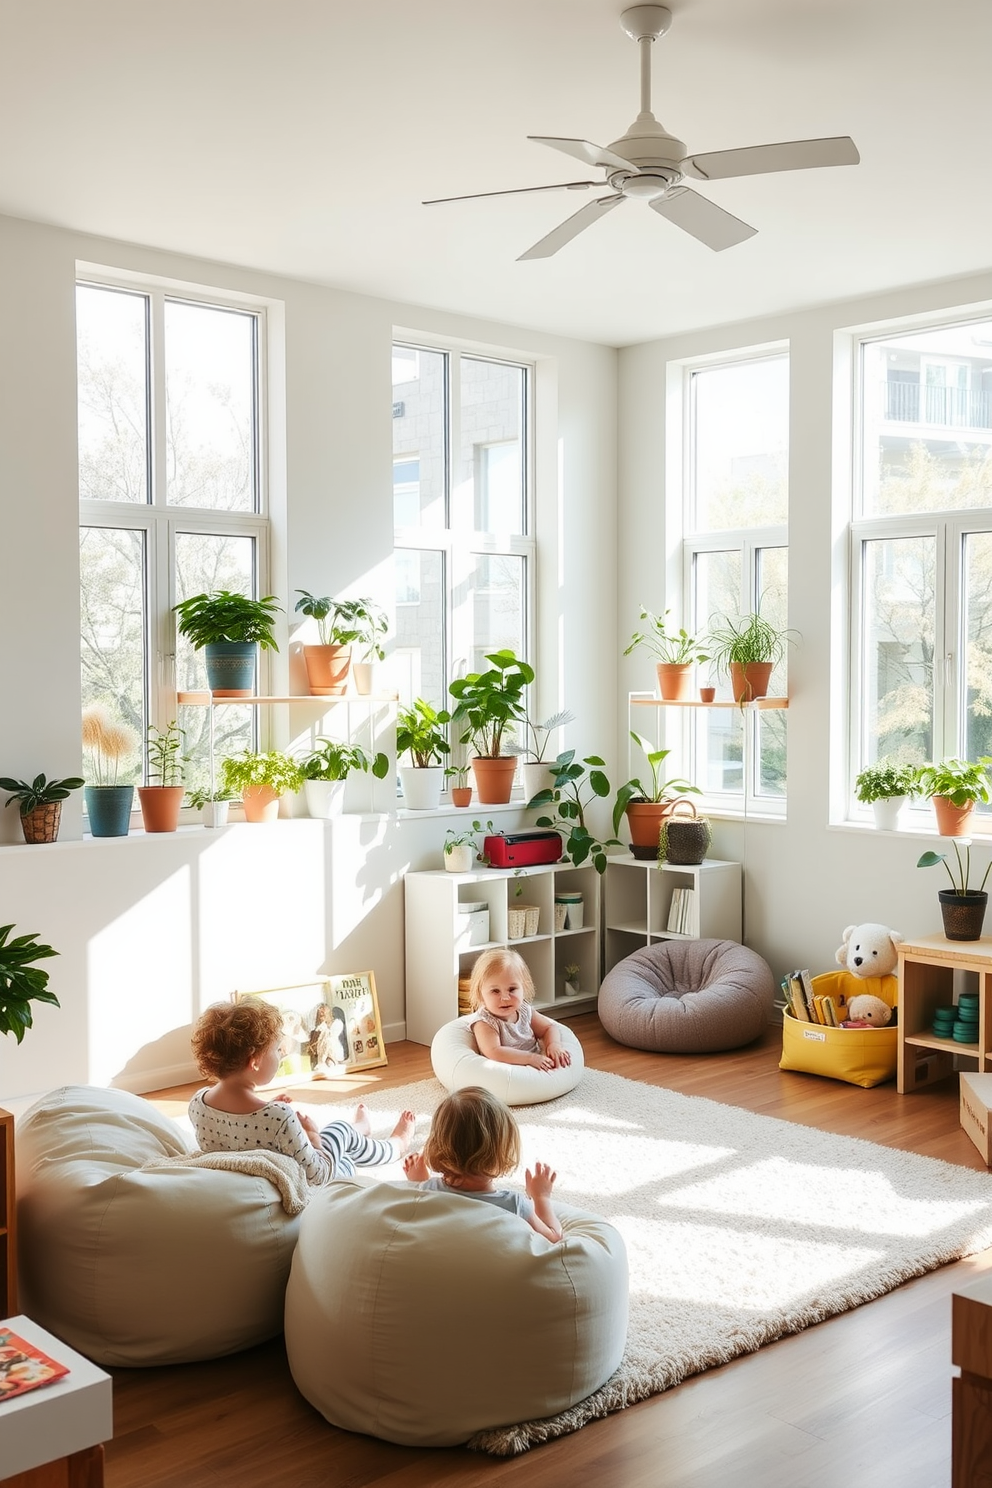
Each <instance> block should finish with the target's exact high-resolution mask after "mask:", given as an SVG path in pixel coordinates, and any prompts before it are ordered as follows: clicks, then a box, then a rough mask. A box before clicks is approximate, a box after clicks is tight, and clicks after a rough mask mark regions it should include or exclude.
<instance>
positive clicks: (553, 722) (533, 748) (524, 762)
mask: <svg viewBox="0 0 992 1488" xmlns="http://www.w3.org/2000/svg"><path fill="white" fill-rule="evenodd" d="M574 721H575V714H574V713H569V712H568V710H567V709H563V710H562V711H561V712H560V713H552V715H551V717H550V718H546V719H545V720H544V722H543V723H534V722H533V720H532V719H531V716H530V714H529V713H526V714H525V715H524V737H525V739H526V740H527V743H526V744H512V745H510V753H511V754H515V755H517V756H518V757H519V759H520V774H521V776H522V783H523V788H524V800H525V801H530V800H532V799H533V797H534V796H536V795H537V793H538V791H541V790H547V789H548V788H549V787H550V785H551V783H552V781H553V779H554V772H553V761H551V760H549V759H548V758H547V750H548V747H549V745H550V743H551V735H552V734H553V733H554V732H555V730H556V729H560V728H563V727H564V726H565V724H566V723H574Z"/></svg>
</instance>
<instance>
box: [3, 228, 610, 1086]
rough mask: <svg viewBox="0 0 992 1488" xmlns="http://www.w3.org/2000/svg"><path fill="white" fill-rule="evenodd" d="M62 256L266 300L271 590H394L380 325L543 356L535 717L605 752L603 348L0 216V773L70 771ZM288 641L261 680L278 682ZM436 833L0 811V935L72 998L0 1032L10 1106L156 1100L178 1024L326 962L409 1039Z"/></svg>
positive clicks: (66, 268) (185, 1070)
mask: <svg viewBox="0 0 992 1488" xmlns="http://www.w3.org/2000/svg"><path fill="white" fill-rule="evenodd" d="M77 261H82V262H88V263H95V264H101V265H105V266H109V267H111V268H115V269H119V270H121V271H130V272H135V273H143V274H153V275H158V276H162V277H165V278H167V279H169V280H172V281H176V282H179V283H188V284H195V285H202V286H210V287H214V288H218V289H221V290H227V291H231V292H237V293H241V294H246V295H254V296H259V297H261V298H263V299H265V300H268V301H270V302H273V307H274V308H273V310H272V312H271V315H270V325H271V330H272V334H271V338H270V341H271V347H270V368H269V370H270V379H271V388H272V404H271V406H272V410H273V422H272V426H271V428H270V431H269V434H270V438H269V456H270V483H271V489H272V492H273V512H274V518H275V528H274V535H273V550H272V588H273V591H274V592H275V593H277V594H278V595H280V596H282V597H286V596H291V595H292V593H293V590H294V589H296V588H312V589H317V590H318V591H319V592H329V593H337V592H342V591H348V590H350V592H372V593H374V594H377V595H378V597H380V598H382V599H383V600H384V601H385V600H388V598H389V593H390V591H389V583H390V579H389V572H390V560H391V553H392V482H391V459H392V457H391V417H390V408H391V398H390V381H389V378H390V357H389V347H390V340H391V336H392V331H393V327H394V326H402V327H404V328H405V329H406V330H408V331H412V332H414V333H420V334H423V335H434V336H444V337H454V338H458V339H460V340H463V341H465V342H468V343H473V344H478V345H482V346H497V347H500V348H503V349H506V350H510V351H513V352H515V353H519V354H523V355H525V356H529V357H533V358H534V359H535V360H536V363H537V389H538V439H539V446H538V451H537V460H538V471H539V496H540V509H539V515H538V533H537V535H538V541H539V551H540V559H539V562H540V569H539V572H540V588H539V591H538V595H537V604H538V612H539V617H540V625H541V638H542V639H541V644H540V648H539V650H538V651H537V653H536V654H535V655H534V656H533V657H532V658H531V659H532V660H534V662H535V664H536V666H537V670H538V678H539V688H538V697H537V706H538V708H539V709H540V710H541V716H543V714H544V713H545V712H550V711H552V710H553V709H554V708H556V707H559V706H564V705H565V704H566V703H567V705H568V706H569V707H570V708H571V709H572V711H573V712H574V713H575V714H576V715H577V720H578V721H577V723H576V724H574V725H572V727H571V729H570V730H569V736H568V743H570V744H574V745H575V746H576V747H577V748H578V749H579V750H580V751H581V752H583V753H586V752H591V751H592V752H597V753H604V754H606V755H609V753H610V750H611V745H612V741H613V737H614V732H615V730H614V726H613V716H612V715H613V708H614V700H615V697H616V689H617V676H616V661H615V656H616V646H615V636H614V616H615V614H616V531H615V511H616V442H615V441H616V363H617V355H616V353H615V352H614V351H612V350H610V349H608V348H604V347H600V346H592V345H587V344H584V343H581V342H575V341H567V340H562V339H556V338H554V337H549V336H544V335H539V334H536V333H532V332H527V331H523V330H520V329H519V328H516V327H510V326H499V325H493V324H490V323H487V322H482V321H474V320H470V319H467V318H465V317H460V316H451V315H444V314H440V313H435V312H431V311H428V310H423V309H419V308H416V307H411V306H409V305H398V304H391V303H388V302H386V301H382V300H373V299H368V298H365V297H362V296H359V295H352V294H347V293H343V292H337V291H333V290H328V289H322V288H318V287H316V286H313V285H309V284H304V283H300V282H297V281H292V280H281V279H277V278H274V277H272V276H268V275H262V274H255V273H251V272H248V271H245V270H242V269H237V268H233V267H229V266H223V265H217V264H210V263H204V262H201V261H198V260H192V259H185V258H182V257H178V256H176V255H172V254H166V253H161V252H158V251H155V250H150V249H142V248H136V247H134V246H130V245H124V244H119V243H113V242H108V241H104V240H100V239H94V238H91V237H86V236H84V235H79V234H73V233H68V232H63V231H61V230H58V229H55V228H49V227H44V226H40V225H37V224H33V223H26V222H19V221H15V220H12V219H3V218H0V270H2V272H0V512H2V527H0V625H2V631H3V635H4V640H5V644H4V647H3V662H2V666H0V773H2V774H5V775H13V776H15V777H29V776H32V775H34V774H37V773H38V771H42V770H43V771H44V772H45V773H46V774H48V775H67V774H77V773H79V772H80V743H79V713H80V697H79V661H78V655H79V652H78V646H79V572H78V543H77V526H78V494H77V478H76V403H75V330H74V307H73V287H74V282H75V269H76V263H77ZM321 586H323V588H321ZM358 586H362V588H358ZM287 607H288V608H291V606H287ZM285 639H286V638H285V636H284V637H283V640H284V645H283V651H282V653H281V656H280V658H279V659H278V661H277V663H276V667H277V671H276V676H275V677H274V679H273V680H274V685H275V686H277V687H285V686H286V685H287V683H288V648H287V647H286V645H285ZM559 662H560V665H559ZM473 814H474V813H473ZM483 814H485V815H489V814H490V813H489V812H488V810H487V811H485V812H484V813H483ZM463 819H464V814H463V816H462V817H461V818H460V820H463ZM501 820H503V821H505V823H506V824H507V825H513V824H514V823H515V821H516V816H515V814H510V815H509V816H506V817H504V818H501ZM447 825H448V822H447V821H445V820H444V819H439V818H437V817H433V816H432V817H428V818H425V819H421V820H417V819H410V818H406V819H403V818H397V817H395V816H388V817H386V816H378V817H360V816H355V817H348V818H346V819H345V821H343V822H341V823H336V824H333V825H325V824H323V823H317V822H310V821H301V820H294V821H284V822H280V823H278V824H276V825H274V826H273V827H271V828H263V827H248V826H236V827H233V828H231V829H229V831H228V832H226V833H222V834H217V833H211V832H207V831H204V830H203V829H200V828H189V829H184V830H181V831H180V832H179V833H178V834H177V835H176V836H175V837H168V838H150V839H146V838H144V837H143V836H141V835H138V834H135V835H132V836H131V837H129V838H126V839H120V840H111V841H102V842H92V841H81V840H79V839H80V836H81V832H80V803H79V798H78V796H76V797H74V798H72V799H71V800H70V801H69V802H68V803H66V811H65V813H64V817H63V828H62V834H61V840H60V842H58V843H56V844H54V845H50V846H44V847H27V846H25V845H23V843H21V838H20V827H19V824H18V822H17V818H16V814H15V809H14V808H11V809H9V810H8V811H6V812H3V811H0V923H4V924H5V923H8V922H10V921H13V922H14V923H15V924H16V925H17V927H18V930H19V931H28V930H30V931H35V932H37V933H38V934H39V936H40V938H41V939H42V940H43V941H47V942H49V943H50V944H52V945H53V946H55V947H56V949H58V950H59V952H60V953H61V954H60V957H59V959H58V960H56V961H52V962H49V963H47V964H48V966H49V968H50V970H51V977H52V980H51V986H52V989H53V990H54V991H55V992H56V994H57V995H58V996H59V998H60V1000H61V1002H62V1008H61V1010H59V1011H56V1010H54V1009H48V1008H40V1009H39V1010H38V1013H37V1021H36V1027H35V1028H34V1029H33V1030H32V1031H31V1032H30V1033H29V1034H28V1035H27V1037H26V1038H25V1041H24V1043H23V1045H21V1046H20V1047H17V1046H15V1044H14V1042H13V1040H12V1039H4V1040H0V1101H2V1099H3V1097H4V1096H5V1095H6V1096H10V1097H14V1096H20V1095H23V1094H26V1093H30V1092H33V1091H37V1090H41V1089H45V1088H48V1087H50V1086H52V1085H55V1084H62V1083H66V1082H78V1081H82V1082H96V1083H109V1082H114V1083H120V1084H125V1085H127V1086H129V1088H131V1089H135V1090H148V1089H152V1088H154V1087H155V1086H156V1085H159V1084H162V1083H166V1082H168V1081H169V1080H173V1079H179V1078H182V1077H184V1075H187V1074H188V1076H189V1077H192V1069H191V1066H190V1065H189V1063H188V1031H189V1024H190V1021H191V1020H192V1019H193V1018H194V1017H195V1016H196V1014H197V1013H198V1011H199V1010H200V1008H201V1007H202V1006H203V1005H205V1003H206V1002H209V1001H211V1000H212V999H214V998H216V997H220V996H225V995H227V993H228V992H229V991H230V990H231V989H232V988H234V987H236V986H239V985H240V986H242V987H244V986H251V985H253V986H256V987H258V986H265V985H272V984H273V983H279V982H282V981H289V980H306V979H308V978H310V977H311V976H313V975H315V974H317V973H318V972H335V971H347V970H364V969H366V968H369V967H371V968H372V969H373V970H374V971H375V973H376V978H377V983H378V988H379V994H380V1003H381V1008H382V1014H383V1021H384V1024H385V1026H386V1035H387V1041H388V1039H389V1038H390V1037H391V1038H394V1039H395V1038H399V1037H402V1036H403V1031H404V1016H405V1011H404V985H403V916H402V883H401V875H402V872H403V870H404V869H405V868H407V867H411V866H412V867H416V868H424V867H432V866H439V865H440V857H439V849H440V844H441V842H442V841H443V837H444V830H445V828H446V826H447Z"/></svg>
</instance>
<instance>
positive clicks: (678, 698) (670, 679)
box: [655, 661, 692, 703]
mask: <svg viewBox="0 0 992 1488" xmlns="http://www.w3.org/2000/svg"><path fill="white" fill-rule="evenodd" d="M655 670H656V671H657V673H658V695H659V697H661V698H662V699H663V700H664V701H665V702H666V703H685V702H688V700H689V699H690V698H691V697H692V666H691V664H690V663H689V662H675V661H659V662H656V664H655Z"/></svg>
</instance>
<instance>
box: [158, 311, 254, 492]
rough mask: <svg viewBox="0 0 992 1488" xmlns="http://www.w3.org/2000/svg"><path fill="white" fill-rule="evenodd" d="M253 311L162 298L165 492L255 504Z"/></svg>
mask: <svg viewBox="0 0 992 1488" xmlns="http://www.w3.org/2000/svg"><path fill="white" fill-rule="evenodd" d="M255 332H256V321H255V317H254V316H253V315H248V314H245V313H243V312H241V311H237V310H220V309H217V308H216V307H215V306H212V305H190V304H186V303H183V302H182V301H178V300H166V302H165V389H166V405H167V406H166V420H165V438H166V460H167V477H166V500H167V501H168V502H169V504H170V505H172V506H204V507H209V508H210V509H211V510H212V511H239V512H251V511H257V510H258V483H257V479H256V468H257V457H256V445H257V441H256V427H257V423H256V416H255Z"/></svg>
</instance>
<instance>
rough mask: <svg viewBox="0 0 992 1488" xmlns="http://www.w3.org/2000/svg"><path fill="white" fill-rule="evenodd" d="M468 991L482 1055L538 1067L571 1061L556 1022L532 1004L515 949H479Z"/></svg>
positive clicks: (528, 979)
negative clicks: (536, 1010) (535, 1008)
mask: <svg viewBox="0 0 992 1488" xmlns="http://www.w3.org/2000/svg"><path fill="white" fill-rule="evenodd" d="M468 996H469V1002H470V1003H471V1004H472V1007H473V1008H474V1009H475V1011H474V1013H473V1016H472V1021H471V1024H470V1027H471V1029H472V1034H473V1036H474V1038H475V1045H476V1048H477V1049H478V1051H479V1053H480V1054H484V1055H485V1057H486V1058H487V1059H495V1060H497V1061H498V1062H499V1063H500V1064H529V1065H532V1066H533V1067H534V1068H535V1069H540V1070H550V1069H556V1068H557V1067H558V1066H559V1065H563V1064H571V1062H572V1057H571V1055H570V1054H569V1052H568V1050H567V1049H566V1048H564V1046H563V1045H562V1042H561V1030H560V1028H559V1027H558V1024H557V1023H553V1022H552V1020H551V1019H550V1018H546V1017H545V1016H544V1014H543V1013H538V1012H535V1011H534V1009H533V1008H532V1007H531V1003H532V1002H533V1000H534V981H533V978H532V977H531V974H530V968H529V967H528V965H527V962H526V961H525V960H524V958H523V957H522V956H521V955H519V954H518V952H516V951H508V950H498V949H497V950H492V951H483V953H482V955H481V956H479V958H478V959H477V961H476V963H475V965H474V966H473V967H472V976H471V980H470V982H469V989H468Z"/></svg>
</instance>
